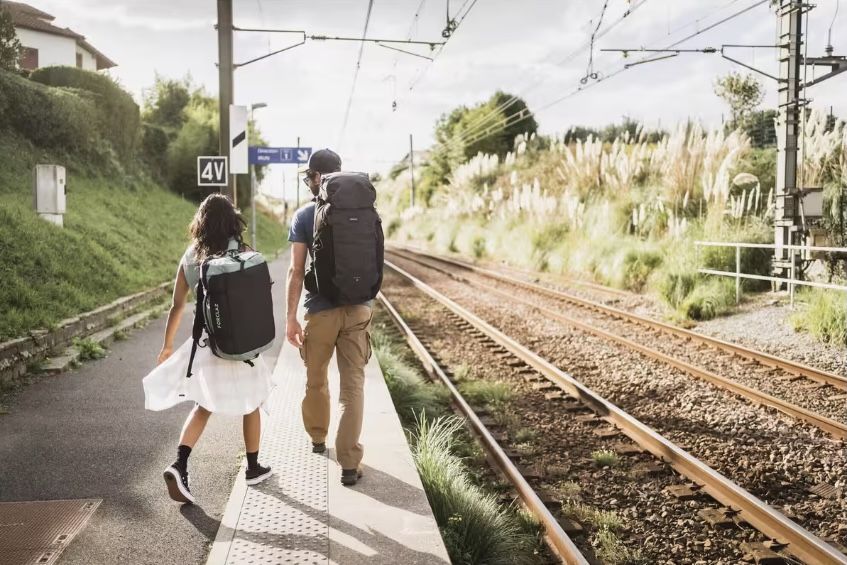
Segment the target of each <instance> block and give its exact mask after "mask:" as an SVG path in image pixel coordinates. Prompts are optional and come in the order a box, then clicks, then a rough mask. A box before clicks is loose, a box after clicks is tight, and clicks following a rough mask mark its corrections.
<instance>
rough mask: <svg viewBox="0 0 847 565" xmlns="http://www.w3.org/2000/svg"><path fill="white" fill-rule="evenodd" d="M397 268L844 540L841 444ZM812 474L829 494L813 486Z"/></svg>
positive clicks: (420, 271) (588, 339) (469, 292)
mask: <svg viewBox="0 0 847 565" xmlns="http://www.w3.org/2000/svg"><path fill="white" fill-rule="evenodd" d="M397 263H398V264H399V265H400V266H401V267H402V268H404V269H407V270H408V271H409V272H411V273H412V274H414V275H415V276H418V277H419V278H421V279H422V280H424V281H425V282H427V283H428V284H431V285H433V286H434V287H435V288H436V289H438V290H439V291H441V292H442V293H444V294H446V295H447V296H449V297H451V298H453V299H454V300H456V301H457V302H459V303H460V304H462V305H463V306H465V307H466V308H468V309H470V310H471V311H473V312H474V313H475V314H477V315H479V316H481V317H482V318H483V319H485V320H487V321H488V322H489V323H491V324H492V325H494V326H496V327H498V328H501V329H503V331H505V332H506V333H507V334H509V335H511V336H513V337H515V338H516V339H518V341H520V342H522V343H524V344H525V345H527V346H530V347H531V348H532V349H533V350H534V351H536V352H537V353H538V354H540V355H541V356H543V357H545V358H547V359H549V360H550V361H552V362H554V363H555V364H557V365H558V366H559V367H562V368H564V369H565V370H567V371H568V372H570V373H571V374H572V375H573V376H574V377H575V378H577V379H579V380H580V381H581V382H583V383H584V384H585V385H586V386H588V387H590V388H592V389H593V390H595V391H596V392H598V393H599V394H601V395H603V396H604V397H606V398H607V399H609V400H610V401H611V402H613V403H615V404H617V405H618V406H620V407H621V408H623V409H624V410H626V411H627V412H629V413H630V414H632V415H633V416H635V417H636V418H638V419H639V420H641V421H642V422H644V423H645V424H647V425H650V426H651V427H653V428H654V429H656V430H657V431H659V432H660V433H662V434H663V435H665V437H667V438H668V439H670V440H672V441H674V442H675V443H677V444H678V445H681V446H683V447H685V448H687V449H689V451H690V452H691V453H692V454H693V455H694V456H696V457H698V458H700V459H702V460H704V461H706V462H707V463H709V464H710V465H712V466H713V467H714V468H715V469H716V470H718V471H719V472H721V473H723V474H724V475H726V476H728V477H730V478H731V479H733V480H734V481H736V482H738V483H739V484H740V485H742V486H744V487H745V488H747V489H748V490H749V491H751V492H752V493H753V494H754V495H756V496H758V497H759V498H761V499H763V500H765V501H767V502H769V503H771V504H773V505H774V506H777V507H779V508H780V509H781V510H782V511H783V512H785V513H787V514H789V515H792V516H795V517H796V520H797V521H798V522H799V523H801V524H802V525H803V526H804V527H806V528H807V529H809V530H811V531H812V532H814V533H816V534H818V535H820V536H822V537H827V536H831V537H833V538H835V539H837V540H838V541H840V542H841V543H842V544H847V499H845V496H844V495H845V493H844V491H845V487H847V478H845V469H847V454H845V449H844V446H843V445H842V444H840V443H838V442H834V441H832V440H830V439H829V438H828V437H827V436H826V435H825V434H824V433H823V432H821V431H820V430H818V429H816V428H812V427H810V426H806V425H804V424H801V423H797V422H795V421H794V420H792V419H790V418H788V417H786V416H782V415H780V414H778V413H775V412H773V411H769V410H766V409H764V408H761V407H756V406H753V405H751V404H749V403H747V402H745V401H743V400H739V399H738V398H737V397H736V396H735V395H733V394H731V393H728V392H725V391H723V390H720V389H717V388H716V387H714V386H712V385H709V384H708V383H704V382H702V381H698V380H694V379H693V378H692V377H690V376H688V375H686V374H683V373H680V372H679V371H676V370H673V369H670V368H669V367H667V366H665V365H663V364H661V363H658V362H656V361H653V360H651V359H648V358H645V357H643V356H641V355H639V354H636V353H632V352H630V351H628V350H626V349H624V348H622V347H618V346H616V345H613V344H610V343H608V342H605V341H603V340H601V339H599V338H595V337H593V336H588V335H585V334H584V333H582V332H578V331H575V330H573V329H572V328H570V327H568V326H565V325H562V324H560V323H557V322H555V321H552V320H549V319H542V318H539V316H538V315H537V313H536V312H535V311H534V309H532V308H528V307H524V306H521V305H517V304H513V305H508V307H504V303H503V300H502V298H500V297H496V296H493V295H490V294H486V293H485V292H483V291H482V290H480V289H478V288H470V287H468V286H467V285H464V284H462V283H459V282H455V281H452V280H449V279H447V278H446V277H444V276H443V275H440V274H438V273H437V272H435V271H432V270H431V269H426V268H422V267H420V266H419V265H417V264H415V263H411V262H409V261H403V260H397ZM819 483H827V484H830V485H833V486H834V487H836V488H837V489H839V490H838V492H837V493H836V494H835V496H833V497H832V498H823V497H819V496H817V495H814V494H811V493H810V492H809V489H810V488H811V487H813V486H815V485H817V484H819Z"/></svg>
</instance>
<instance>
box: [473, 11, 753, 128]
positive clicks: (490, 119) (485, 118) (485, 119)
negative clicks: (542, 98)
mask: <svg viewBox="0 0 847 565" xmlns="http://www.w3.org/2000/svg"><path fill="white" fill-rule="evenodd" d="M647 1H648V0H639V1H637V2H636V3H634V4H632V5H631V6H630V7H629V8H628V9H627V10H626V11H625V12H624V13H623V14H622V15H621V16H619V17H618V18H617V19H615V20H614V21H613V22H612V23H610V24H609V25H607V26H606V27H605V28H603V29H602V30H601V31H599V32H597V33H596V35H595V37H594V40H595V41H596V40H598V39H600V38H601V37H603V36H604V35H606V34H607V33H609V32H611V31H612V30H613V29H615V28H616V27H617V26H618V25H620V24H621V23H622V22H624V21H625V20H626V19H627V18H628V17H629V16H631V15H632V14H633V13H634V12H635V11H636V10H638V8H640V7H641V6H643V5H644V4H645V3H647ZM735 1H738V0H735ZM589 46H590V41H586V42H585V43H583V44H582V45H580V46H579V47H578V48H576V49H575V50H573V51H571V52H570V53H569V54H568V55H566V56H565V57H564V58H562V59H560V60H559V61H557V62H556V63H555V64H556V65H557V66H561V65H564V64H565V63H568V62H570V61H571V60H573V59H574V58H576V57H577V56H579V55H580V54H581V53H583V52H584V51H585V50H586V49H587V48H588V47H589ZM546 80H547V77H542V78H540V79H538V80H536V81H535V82H533V83H531V84H529V85H527V86H525V87H524V88H523V89H521V91H519V92H518V94H515V95H512V96H510V97H509V98H508V99H506V100H504V101H503V102H501V103H500V104H499V105H498V106H496V107H495V108H492V109H491V110H490V111H489V112H487V113H485V114H483V115H482V116H479V117H478V118H476V119H475V120H474V121H473V122H471V123H470V124H468V126H467V129H466V130H465V131H464V132H462V134H461V135H460V136H459V139H458V140H457V141H461V140H462V138H468V137H470V136H473V135H475V134H476V133H478V132H480V131H482V130H483V129H485V128H486V127H488V125H489V124H490V123H495V122H496V121H497V118H498V117H499V116H500V113H501V112H502V111H504V110H506V109H508V108H509V107H511V106H513V105H514V104H515V103H516V102H517V101H518V100H519V99H520V96H521V95H523V94H525V93H526V92H528V91H530V90H532V89H533V88H535V87H537V86H539V85H541V84H543V83H544V82H545V81H546Z"/></svg>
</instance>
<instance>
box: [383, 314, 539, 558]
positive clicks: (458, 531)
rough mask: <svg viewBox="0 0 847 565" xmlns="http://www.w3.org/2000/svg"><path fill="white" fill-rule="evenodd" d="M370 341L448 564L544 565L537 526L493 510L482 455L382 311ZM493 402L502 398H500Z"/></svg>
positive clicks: (511, 511)
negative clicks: (417, 366)
mask: <svg viewBox="0 0 847 565" xmlns="http://www.w3.org/2000/svg"><path fill="white" fill-rule="evenodd" d="M372 337H373V345H374V352H375V353H376V356H377V359H378V360H379V363H380V366H381V367H382V370H383V373H384V375H385V381H386V384H387V385H388V389H389V391H390V393H391V398H392V400H393V401H394V405H395V408H396V409H397V413H398V415H399V416H400V419H401V421H402V422H403V425H404V428H405V429H406V433H407V437H408V439H409V442H410V444H411V446H412V453H413V457H414V459H415V464H416V466H417V468H418V473H419V474H420V476H421V480H422V482H423V486H424V489H425V491H426V494H427V498H428V499H429V502H430V505H431V506H432V509H433V513H434V515H435V519H436V522H437V523H438V527H439V529H440V531H441V535H442V538H443V539H444V543H445V546H446V547H447V551H448V553H449V554H450V559H451V561H452V562H453V563H455V564H468V565H470V564H473V563H487V564H491V565H496V564H504V565H505V564H507V563H508V564H533V563H543V562H545V558H546V554H547V552H546V550H545V548H544V547H543V543H542V541H541V533H542V532H541V528H540V525H539V524H538V523H537V522H536V520H535V519H534V518H533V517H532V516H530V515H529V514H527V513H526V512H525V511H524V510H522V509H520V508H517V507H515V506H503V505H501V504H500V503H499V501H498V498H497V493H496V489H495V488H489V487H490V485H486V484H485V481H484V479H483V474H484V468H485V466H486V462H485V460H484V456H483V453H482V450H481V448H480V447H479V446H478V445H477V444H476V443H475V442H474V440H473V439H472V437H471V436H470V434H469V432H468V431H467V430H466V428H465V427H464V421H463V420H462V419H460V418H457V417H455V416H450V415H449V402H450V394H449V392H448V391H447V390H446V389H445V388H444V387H441V386H439V385H438V384H436V383H431V382H429V381H427V380H426V379H425V378H424V377H423V376H422V373H421V372H420V370H419V369H417V368H416V365H415V361H414V357H413V355H412V353H411V352H410V351H409V350H408V349H407V348H406V347H405V345H404V344H403V342H402V341H401V339H400V338H399V337H398V336H397V334H396V330H394V329H393V327H391V326H390V322H388V321H387V318H386V316H385V314H384V313H382V311H381V310H378V311H377V316H376V323H375V324H374V331H373V334H372ZM495 396H498V397H499V396H502V391H501V392H498V394H497V395H495Z"/></svg>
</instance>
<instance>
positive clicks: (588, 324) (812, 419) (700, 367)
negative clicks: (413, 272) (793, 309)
mask: <svg viewBox="0 0 847 565" xmlns="http://www.w3.org/2000/svg"><path fill="white" fill-rule="evenodd" d="M390 252H391V253H394V254H395V255H396V256H398V257H400V258H403V259H405V260H408V261H413V262H415V263H417V264H419V265H422V266H424V267H426V268H429V269H434V270H436V271H438V272H440V273H442V274H444V275H446V276H449V277H451V278H453V279H456V280H460V281H462V282H464V283H466V284H471V285H474V286H476V287H478V288H481V289H483V290H485V291H486V292H490V293H494V294H498V295H499V296H501V297H502V298H503V299H504V300H509V301H511V302H516V303H518V302H519V303H523V304H525V305H527V306H529V307H532V308H534V309H536V310H537V311H538V312H539V313H540V314H541V315H543V316H546V317H550V318H553V319H556V320H558V321H560V322H562V323H565V324H567V325H570V326H572V327H575V328H578V329H579V330H581V331H584V332H587V333H590V334H593V335H596V336H598V337H601V338H603V339H606V340H610V341H614V342H616V343H618V344H620V345H623V346H624V347H627V348H628V349H631V350H634V351H638V352H639V353H641V354H643V355H646V356H648V357H651V358H653V359H656V360H658V361H661V362H663V363H665V364H667V365H669V366H672V367H674V368H676V369H678V370H681V371H683V372H685V373H687V374H689V375H691V376H694V377H696V378H699V379H703V380H705V381H708V382H710V383H712V384H714V385H716V386H719V387H721V388H724V389H726V390H729V391H731V392H733V393H734V394H737V395H739V396H742V397H744V398H746V399H748V400H750V401H752V402H754V403H756V404H761V405H765V406H769V407H771V408H774V409H776V410H779V411H781V412H783V413H785V414H787V415H789V416H791V417H793V418H797V419H799V420H802V421H804V422H806V423H809V424H811V425H813V426H815V427H817V428H819V429H821V430H823V431H825V432H826V433H828V434H830V435H832V436H833V437H835V438H837V439H840V440H844V439H847V410H845V408H844V406H845V402H844V401H845V400H847V395H845V394H840V391H844V390H847V379H846V378H844V377H842V376H841V375H837V374H834V373H829V372H826V371H822V370H819V369H816V368H813V367H809V366H807V365H802V364H799V363H794V362H792V361H789V360H787V359H781V358H778V357H775V356H772V355H769V354H767V353H763V352H759V351H755V350H752V349H749V348H746V347H742V346H739V345H737V344H733V343H730V342H726V341H723V340H719V339H715V338H712V337H709V336H705V335H702V334H698V333H696V332H692V331H689V330H685V329H682V328H678V327H675V326H672V325H670V324H666V323H664V322H660V321H658V320H653V319H650V318H646V317H644V316H639V315H637V314H633V313H631V312H626V311H624V310H620V309H618V308H614V307H612V306H608V305H605V304H602V303H599V302H595V301H591V300H588V299H585V298H582V297H578V296H575V295H573V294H569V293H567V292H564V291H562V290H558V289H550V288H547V287H545V286H542V285H538V284H535V283H530V282H527V281H522V280H519V279H516V278H514V277H510V276H508V275H504V274H502V273H498V272H495V271H491V270H488V269H482V268H479V267H476V266H474V265H470V264H467V263H464V262H460V261H456V260H454V259H449V258H444V257H440V256H436V255H432V254H427V253H423V252H420V251H409V250H399V251H398V250H395V249H392V250H391V251H390ZM457 270H458V272H457ZM467 273H472V274H473V275H478V278H474V279H471V278H469V277H467V276H466V274H467ZM479 279H488V280H494V281H496V282H497V284H501V283H502V285H503V286H507V288H508V287H511V289H510V290H511V292H510V291H509V290H506V289H504V288H501V287H498V286H494V285H492V284H488V283H485V282H481V281H480V280H479ZM515 288H518V289H521V290H523V291H528V293H531V294H533V295H534V296H535V297H542V298H543V299H544V301H543V302H541V301H539V300H537V299H535V298H526V297H524V296H522V295H521V294H518V293H515V292H514V289H515ZM563 304H567V305H569V306H575V307H576V309H577V310H578V311H580V312H583V313H585V312H587V313H588V314H589V317H588V319H587V320H585V319H576V318H574V317H572V316H569V315H566V314H564V313H562V309H561V305H563ZM633 326H634V327H633ZM704 349H706V350H707V351H708V353H707V354H704V353H703V350H704ZM686 351H688V352H689V353H687V354H686ZM692 351H693V353H692ZM740 359H743V360H746V361H747V363H748V364H747V365H745V366H743V367H739V360H740ZM724 373H729V374H732V375H733V378H729V377H726V376H723V374H724ZM799 379H808V380H811V381H812V382H813V384H809V385H806V386H801V385H800V384H799V383H798V382H797V381H798V380H799ZM833 390H834V391H835V392H839V394H832V392H831V391H833ZM792 400H793V401H792Z"/></svg>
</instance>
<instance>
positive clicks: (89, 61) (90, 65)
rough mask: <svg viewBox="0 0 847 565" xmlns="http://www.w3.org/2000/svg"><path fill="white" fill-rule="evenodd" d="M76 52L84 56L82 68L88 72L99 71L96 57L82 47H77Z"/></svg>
mask: <svg viewBox="0 0 847 565" xmlns="http://www.w3.org/2000/svg"><path fill="white" fill-rule="evenodd" d="M76 52H77V53H79V54H80V55H82V68H83V69H85V70H86V71H96V70H97V59H95V58H94V55H92V54H91V53H89V52H88V51H86V50H85V49H83V48H82V47H80V46H79V45H77V46H76Z"/></svg>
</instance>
